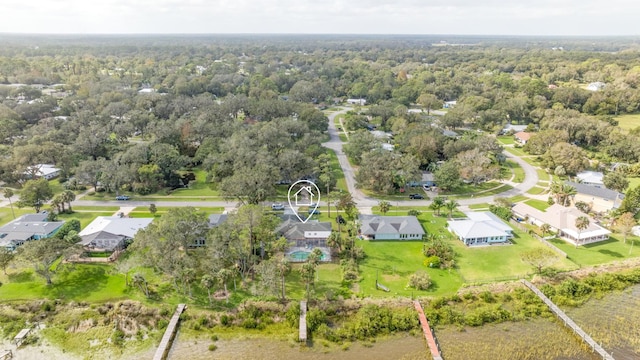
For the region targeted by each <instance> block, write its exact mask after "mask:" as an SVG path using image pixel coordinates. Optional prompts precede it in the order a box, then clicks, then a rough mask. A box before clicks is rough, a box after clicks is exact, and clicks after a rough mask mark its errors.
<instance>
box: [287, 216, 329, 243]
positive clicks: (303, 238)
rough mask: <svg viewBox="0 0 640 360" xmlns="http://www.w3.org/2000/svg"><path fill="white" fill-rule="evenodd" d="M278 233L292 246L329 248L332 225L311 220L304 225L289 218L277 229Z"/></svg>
mask: <svg viewBox="0 0 640 360" xmlns="http://www.w3.org/2000/svg"><path fill="white" fill-rule="evenodd" d="M276 233H277V234H278V235H280V236H283V237H284V238H285V239H287V241H289V243H290V244H291V245H292V246H296V247H327V239H328V238H329V236H330V235H331V223H330V222H319V221H311V220H310V221H307V222H304V223H303V222H300V221H299V220H298V219H297V218H293V217H288V218H287V219H286V220H285V221H283V222H282V223H281V224H280V226H278V227H277V228H276Z"/></svg>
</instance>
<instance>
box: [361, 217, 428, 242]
mask: <svg viewBox="0 0 640 360" xmlns="http://www.w3.org/2000/svg"><path fill="white" fill-rule="evenodd" d="M359 220H360V234H361V235H362V236H364V237H365V238H366V239H368V240H422V237H423V236H424V234H426V232H425V231H424V229H423V228H422V225H421V224H420V222H419V221H418V218H416V217H415V216H381V215H364V214H363V215H360V216H359Z"/></svg>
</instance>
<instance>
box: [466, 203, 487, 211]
mask: <svg viewBox="0 0 640 360" xmlns="http://www.w3.org/2000/svg"><path fill="white" fill-rule="evenodd" d="M490 205H491V204H488V203H482V204H471V205H469V209H473V210H477V209H488V208H489V206H490Z"/></svg>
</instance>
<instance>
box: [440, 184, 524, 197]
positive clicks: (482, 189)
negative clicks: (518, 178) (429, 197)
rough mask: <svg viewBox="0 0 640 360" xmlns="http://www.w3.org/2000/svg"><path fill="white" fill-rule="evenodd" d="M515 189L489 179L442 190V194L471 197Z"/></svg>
mask: <svg viewBox="0 0 640 360" xmlns="http://www.w3.org/2000/svg"><path fill="white" fill-rule="evenodd" d="M511 189H513V187H512V186H511V185H507V184H501V183H499V182H495V181H488V182H485V183H482V184H478V185H474V184H463V185H462V186H460V187H458V188H456V189H455V190H452V191H442V192H441V193H440V195H443V196H452V197H455V198H469V197H473V196H475V195H478V196H490V195H496V194H500V193H502V192H505V191H509V190H511Z"/></svg>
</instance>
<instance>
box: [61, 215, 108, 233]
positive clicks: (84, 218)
mask: <svg viewBox="0 0 640 360" xmlns="http://www.w3.org/2000/svg"><path fill="white" fill-rule="evenodd" d="M113 213H114V211H91V212H80V211H77V212H73V213H71V214H58V219H59V220H64V221H69V220H72V219H76V220H78V221H80V226H81V227H82V229H84V228H85V227H86V226H87V225H89V223H91V222H92V221H93V220H94V219H95V218H97V217H98V216H113Z"/></svg>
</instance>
